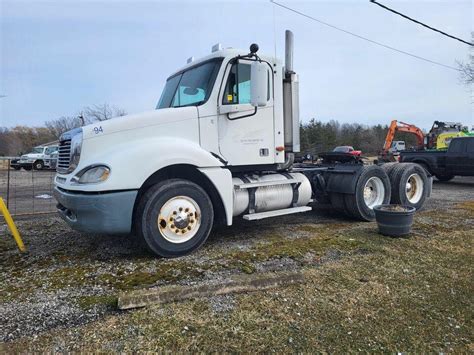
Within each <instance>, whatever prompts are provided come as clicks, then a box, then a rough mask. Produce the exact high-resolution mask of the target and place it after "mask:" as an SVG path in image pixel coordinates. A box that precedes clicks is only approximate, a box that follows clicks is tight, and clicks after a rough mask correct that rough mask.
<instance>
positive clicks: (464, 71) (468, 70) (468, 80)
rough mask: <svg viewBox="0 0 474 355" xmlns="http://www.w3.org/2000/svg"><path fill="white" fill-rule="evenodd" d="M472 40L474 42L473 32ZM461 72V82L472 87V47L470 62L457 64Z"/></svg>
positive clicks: (473, 79)
mask: <svg viewBox="0 0 474 355" xmlns="http://www.w3.org/2000/svg"><path fill="white" fill-rule="evenodd" d="M471 37H472V40H473V41H474V32H471ZM457 64H458V68H459V71H460V73H461V74H460V76H461V81H462V82H463V83H464V84H466V85H468V86H470V85H472V84H474V51H473V48H472V47H471V53H470V54H469V62H467V63H463V62H459V61H458V62H457Z"/></svg>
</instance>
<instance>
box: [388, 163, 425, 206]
mask: <svg viewBox="0 0 474 355" xmlns="http://www.w3.org/2000/svg"><path fill="white" fill-rule="evenodd" d="M390 184H391V187H392V198H391V203H393V204H399V205H404V206H410V207H415V208H416V209H417V210H418V209H420V208H421V207H422V206H423V204H424V203H425V200H426V197H427V196H428V192H429V191H428V188H427V184H428V176H427V175H426V171H425V169H424V168H423V167H422V166H420V165H418V164H415V163H399V164H398V165H397V166H396V167H395V168H394V169H393V170H392V171H391V174H390Z"/></svg>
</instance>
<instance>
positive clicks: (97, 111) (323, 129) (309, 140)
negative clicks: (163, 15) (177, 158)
mask: <svg viewBox="0 0 474 355" xmlns="http://www.w3.org/2000/svg"><path fill="white" fill-rule="evenodd" d="M125 114H126V112H125V111H124V110H122V109H119V108H116V107H113V106H110V105H108V104H102V105H95V106H91V107H86V108H84V109H83V110H82V111H81V112H80V114H79V115H77V116H67V117H60V118H58V119H54V120H50V121H46V122H45V124H44V126H42V127H26V126H16V127H13V128H1V127H0V156H18V155H21V154H23V153H27V152H29V151H31V149H32V148H33V147H35V146H38V145H41V144H45V143H48V142H53V141H56V140H58V138H59V136H60V135H61V134H62V133H64V132H66V131H69V130H71V129H74V128H77V127H81V126H84V125H86V124H89V123H93V122H98V121H105V120H108V119H110V118H113V117H117V116H123V115H125ZM387 131H388V125H381V124H378V125H373V126H368V125H362V124H359V123H342V124H341V123H339V122H338V121H335V120H331V121H329V122H322V121H319V120H316V119H314V118H313V119H311V120H310V121H309V122H307V123H304V124H301V126H300V132H301V153H302V154H303V153H304V154H308V153H309V154H312V155H317V154H318V153H321V152H327V151H331V150H333V149H334V147H336V146H338V145H351V146H353V147H354V148H355V149H357V150H362V152H363V154H364V155H367V154H369V155H375V154H377V153H378V152H379V151H380V150H381V149H382V147H383V144H384V141H385V136H386V134H387ZM396 139H397V140H404V141H405V142H406V143H407V146H408V147H410V146H415V145H416V140H415V137H414V136H413V135H410V134H406V133H397V136H396Z"/></svg>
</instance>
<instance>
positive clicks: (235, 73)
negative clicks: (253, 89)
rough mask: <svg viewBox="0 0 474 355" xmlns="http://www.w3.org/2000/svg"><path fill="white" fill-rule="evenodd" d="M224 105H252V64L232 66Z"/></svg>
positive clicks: (223, 101)
mask: <svg viewBox="0 0 474 355" xmlns="http://www.w3.org/2000/svg"><path fill="white" fill-rule="evenodd" d="M222 103H223V104H224V105H231V104H233V105H235V104H249V103H250V64H244V63H235V64H233V65H232V68H231V69H230V73H229V77H228V79H227V84H226V86H225V91H224V98H223V100H222Z"/></svg>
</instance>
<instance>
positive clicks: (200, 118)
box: [55, 31, 424, 257]
mask: <svg viewBox="0 0 474 355" xmlns="http://www.w3.org/2000/svg"><path fill="white" fill-rule="evenodd" d="M299 122H300V121H299V99H298V75H297V74H296V73H295V71H294V69H293V34H292V33H291V32H290V31H287V32H286V53H285V65H283V64H282V62H281V61H279V60H277V59H276V58H273V57H271V56H264V55H262V56H260V54H258V46H257V45H256V44H252V45H251V46H250V51H244V50H237V49H231V48H227V49H223V48H222V46H220V45H216V46H214V47H213V48H212V51H211V54H210V55H208V56H206V57H204V58H201V59H199V60H194V59H193V58H190V59H189V60H188V63H187V64H186V65H185V66H184V67H182V68H181V69H179V70H177V71H176V72H175V73H173V74H171V75H170V76H169V78H168V79H167V81H166V85H165V87H164V90H163V93H162V95H161V97H160V99H159V102H158V105H157V107H156V110H153V111H150V112H145V113H141V114H135V115H128V116H124V117H120V118H116V119H112V120H109V121H105V122H104V121H103V122H97V123H95V124H91V125H88V126H84V127H82V128H78V129H75V130H72V131H69V132H66V133H65V134H63V135H62V137H61V138H60V143H59V158H58V167H57V175H56V177H55V185H56V186H55V196H56V199H57V200H58V211H59V213H60V215H61V217H62V218H63V219H64V220H65V221H66V222H67V223H68V224H69V225H71V226H72V227H73V228H75V229H77V230H80V231H86V232H93V233H107V234H110V233H134V234H136V235H137V236H139V238H140V239H141V240H142V241H143V243H144V244H145V245H146V246H147V247H148V248H149V249H150V250H151V251H152V252H153V253H155V254H157V255H160V256H164V257H176V256H180V255H184V254H187V253H190V252H192V251H193V250H195V249H197V248H198V247H200V246H201V245H202V244H203V243H204V242H205V240H206V238H207V236H208V235H209V233H210V230H211V228H212V225H213V224H214V223H215V222H220V223H224V224H227V225H229V226H230V225H231V224H232V221H233V218H237V217H238V218H244V219H247V220H255V219H261V218H267V217H275V216H281V215H285V214H292V213H298V212H305V211H308V210H310V209H311V207H310V206H308V204H309V203H310V202H311V201H312V199H313V198H316V199H318V200H320V201H322V202H331V203H332V204H333V205H335V206H336V208H338V209H340V210H342V211H345V212H347V213H348V214H350V215H351V216H352V217H354V218H359V219H362V220H372V219H373V217H374V215H373V211H372V209H373V207H374V206H375V205H377V204H382V203H387V202H389V201H390V196H391V186H390V180H389V177H388V175H387V173H386V172H385V171H384V170H383V169H382V168H381V167H378V166H371V167H367V166H364V165H362V164H360V162H358V163H354V162H353V161H352V160H351V163H350V164H347V163H344V162H345V160H344V156H343V154H342V156H341V158H340V159H339V160H338V159H337V157H334V156H331V158H330V159H329V160H327V161H326V162H324V163H323V164H321V165H319V166H311V167H309V168H308V167H299V168H296V167H295V166H293V160H294V153H297V152H299V150H300V141H299V124H300V123H299ZM423 201H424V200H423ZM418 202H419V201H417V203H418Z"/></svg>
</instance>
